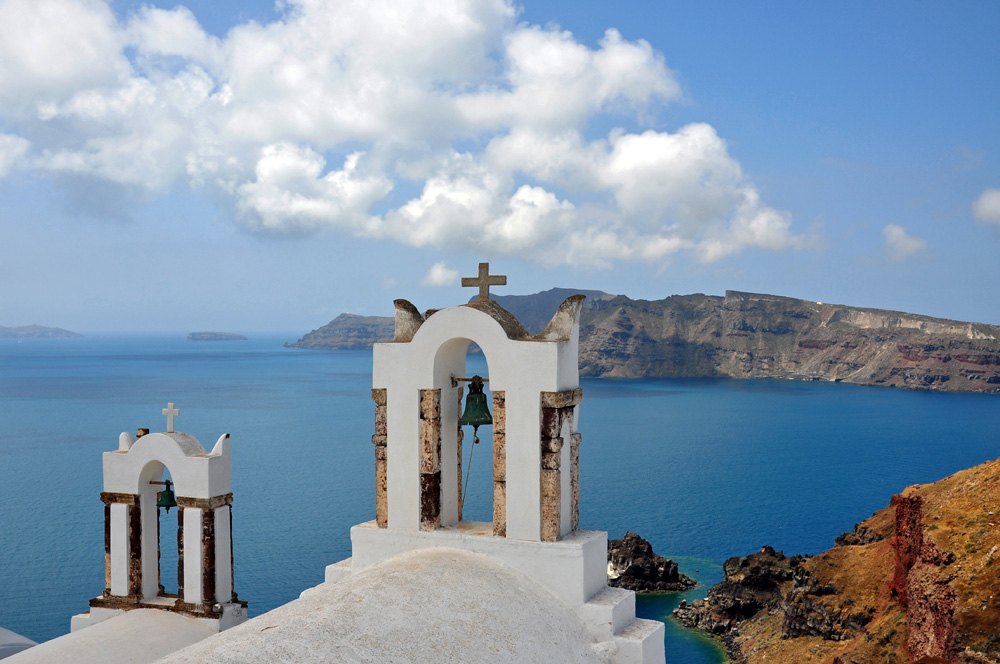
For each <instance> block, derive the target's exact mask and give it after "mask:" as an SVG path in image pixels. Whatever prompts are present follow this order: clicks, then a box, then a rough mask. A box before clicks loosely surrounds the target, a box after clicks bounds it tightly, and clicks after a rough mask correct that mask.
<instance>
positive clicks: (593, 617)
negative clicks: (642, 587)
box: [326, 521, 664, 664]
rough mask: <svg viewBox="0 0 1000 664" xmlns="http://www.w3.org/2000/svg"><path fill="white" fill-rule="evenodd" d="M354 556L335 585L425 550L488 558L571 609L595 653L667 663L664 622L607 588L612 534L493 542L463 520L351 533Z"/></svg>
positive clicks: (618, 660)
mask: <svg viewBox="0 0 1000 664" xmlns="http://www.w3.org/2000/svg"><path fill="white" fill-rule="evenodd" d="M351 545H352V553H353V556H352V557H351V558H348V559H347V560H342V561H340V562H338V563H335V564H333V565H330V566H328V567H327V568H326V583H336V582H337V581H339V580H341V579H343V578H345V577H348V576H350V575H352V574H355V573H357V572H361V571H363V570H366V569H368V568H370V567H373V566H374V565H378V564H379V563H381V562H384V561H386V560H389V559H390V558H394V557H396V556H398V555H401V554H404V553H408V552H411V551H417V550H421V549H439V548H443V549H457V550H460V551H467V552H469V553H476V554H480V555H483V556H487V557H489V558H491V559H493V560H495V561H499V562H501V563H503V564H505V565H508V566H509V567H511V568H512V569H515V570H517V571H518V572H520V573H522V574H524V575H525V576H527V577H528V578H530V579H531V580H532V581H534V582H535V583H537V584H538V585H540V586H541V587H543V588H545V589H546V590H547V591H549V592H550V593H552V594H553V595H555V596H556V597H558V598H559V599H560V600H562V601H563V602H565V603H566V604H567V605H569V606H570V607H572V608H573V610H574V611H575V613H576V614H577V616H578V617H579V618H580V620H581V621H582V622H583V623H584V625H586V627H587V629H588V631H589V632H590V634H591V636H593V638H594V645H593V648H594V651H595V652H596V653H597V654H599V655H600V656H601V657H602V659H604V660H605V661H608V662H614V663H615V664H625V663H626V662H629V663H638V662H641V663H642V664H662V663H663V661H664V648H663V635H664V626H663V623H661V622H658V621H655V620H642V619H639V618H636V617H635V593H633V592H632V591H630V590H623V589H620V588H611V587H608V585H607V567H608V535H607V533H606V532H603V531H593V530H577V531H575V532H573V533H570V534H569V535H567V536H565V537H563V538H562V539H561V540H559V541H556V542H533V541H523V540H513V539H508V538H503V537H494V536H493V524H492V523H487V522H478V521H476V522H472V521H463V522H461V523H460V524H459V525H457V526H451V527H445V528H438V529H436V530H433V531H400V530H390V529H385V528H379V527H378V524H377V523H376V522H375V521H369V522H367V523H362V524H358V525H356V526H354V527H353V528H351Z"/></svg>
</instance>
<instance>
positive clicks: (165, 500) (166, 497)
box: [156, 480, 177, 514]
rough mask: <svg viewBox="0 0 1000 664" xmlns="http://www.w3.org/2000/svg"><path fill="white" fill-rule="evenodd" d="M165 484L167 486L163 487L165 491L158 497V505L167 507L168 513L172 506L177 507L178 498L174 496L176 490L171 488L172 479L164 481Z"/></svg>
mask: <svg viewBox="0 0 1000 664" xmlns="http://www.w3.org/2000/svg"><path fill="white" fill-rule="evenodd" d="M164 484H165V485H166V486H165V488H164V489H163V491H161V492H160V494H159V497H157V499H156V506H157V507H166V508H167V513H168V514H169V513H170V508H171V507H177V499H176V498H174V492H173V490H172V489H171V488H170V484H171V482H170V480H167V481H166V482H164Z"/></svg>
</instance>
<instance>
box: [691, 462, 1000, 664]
mask: <svg viewBox="0 0 1000 664" xmlns="http://www.w3.org/2000/svg"><path fill="white" fill-rule="evenodd" d="M998 559H1000V459H998V460H997V461H992V462H989V463H985V464H983V465H981V466H977V467H975V468H971V469H969V470H965V471H962V472H959V473H956V474H955V475H952V476H951V477H948V478H946V479H944V480H941V481H939V482H935V483H933V484H928V485H923V486H920V485H917V486H912V487H909V488H908V489H906V491H904V492H903V493H902V494H900V495H898V496H894V497H893V498H892V501H891V503H890V505H889V506H888V507H886V508H885V509H883V510H880V511H879V512H876V513H875V514H874V515H873V516H872V517H871V518H869V519H868V520H866V521H864V522H863V523H860V524H858V525H857V526H855V528H854V531H853V532H851V533H845V534H844V535H841V536H840V537H839V538H837V546H835V547H834V548H833V549H830V550H829V551H827V552H825V553H823V554H820V555H818V556H814V557H808V558H804V557H801V556H796V557H792V558H789V557H786V556H784V555H783V554H782V553H779V552H775V551H774V550H773V549H771V548H770V547H764V548H763V549H762V550H761V551H760V552H758V553H754V554H752V555H749V556H744V557H740V558H731V559H729V560H727V561H726V563H725V565H724V571H725V580H724V581H723V582H722V583H719V584H717V585H716V586H714V587H712V588H711V589H710V590H709V592H708V598H707V599H706V600H698V601H696V602H694V603H693V604H686V603H683V602H682V604H681V606H679V607H678V608H677V609H676V610H675V612H674V615H675V617H676V618H677V619H678V621H680V622H681V623H682V624H684V625H686V626H688V627H693V628H697V629H701V630H704V631H707V632H710V633H712V634H715V635H717V636H719V637H721V638H722V640H723V642H724V643H725V645H726V648H727V650H728V651H729V654H730V657H732V659H733V660H734V661H735V662H741V663H746V664H757V663H758V662H808V661H812V662H817V663H818V664H868V663H870V662H896V663H898V664H903V663H904V662H924V663H930V662H937V663H939V664H940V663H951V664H990V663H992V664H996V663H997V662H1000V562H998Z"/></svg>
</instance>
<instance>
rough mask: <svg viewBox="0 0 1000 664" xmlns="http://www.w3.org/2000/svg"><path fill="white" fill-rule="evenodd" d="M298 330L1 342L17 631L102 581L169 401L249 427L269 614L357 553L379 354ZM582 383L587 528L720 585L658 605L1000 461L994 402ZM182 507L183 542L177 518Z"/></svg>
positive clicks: (256, 566)
mask: <svg viewBox="0 0 1000 664" xmlns="http://www.w3.org/2000/svg"><path fill="white" fill-rule="evenodd" d="M295 336H296V335H295V333H288V334H283V335H274V336H266V337H258V338H255V339H252V340H251V341H249V342H187V341H185V340H184V339H183V338H164V337H114V336H105V337H93V338H87V339H79V340H25V341H23V342H22V343H18V342H16V341H13V340H4V341H0V626H3V627H6V628H8V629H12V630H14V631H15V632H18V633H20V634H23V635H25V636H28V637H30V638H32V639H35V640H36V641H43V640H47V639H50V638H53V637H56V636H59V635H61V634H63V633H66V632H67V631H68V628H69V619H70V616H72V615H73V614H75V613H80V612H83V611H85V610H87V606H88V604H87V603H88V600H89V598H91V597H93V596H96V595H97V594H99V593H100V591H101V589H102V588H103V576H104V575H103V506H102V503H101V502H100V500H99V493H100V491H101V482H102V478H101V454H102V452H104V451H107V450H113V449H116V448H117V444H118V434H119V433H120V432H121V431H130V432H134V431H135V429H136V428H138V427H149V428H150V429H152V430H153V431H159V430H163V429H164V427H165V422H164V417H163V416H162V415H161V414H160V411H161V409H162V408H164V407H165V406H166V404H167V402H168V401H172V402H174V403H175V404H176V405H177V407H178V408H180V411H181V413H180V415H179V416H178V417H177V421H176V427H177V429H178V430H180V431H186V432H188V433H191V434H192V435H194V436H196V437H197V438H198V439H199V440H201V442H202V444H203V445H204V446H205V447H206V448H211V446H212V445H213V444H214V443H215V440H216V439H217V438H218V437H219V436H220V435H221V434H223V433H225V432H229V433H231V434H232V449H233V491H234V495H235V500H234V508H233V519H234V548H235V555H236V563H235V582H236V589H237V591H238V592H239V593H240V597H241V598H242V599H246V600H248V601H249V602H250V612H251V615H258V614H260V613H262V612H264V611H267V610H269V609H271V608H274V607H275V606H278V605H279V604H282V603H284V602H287V601H289V600H291V599H294V598H295V597H297V596H298V594H299V593H300V592H301V591H302V590H303V589H304V588H306V587H309V586H312V585H315V584H317V583H320V582H321V581H322V580H323V570H324V567H325V565H327V564H329V563H331V562H335V561H338V560H341V559H343V558H346V557H348V556H350V536H349V529H350V527H351V526H352V525H354V524H355V523H359V522H362V521H367V520H369V519H371V518H373V517H374V463H373V460H374V450H373V448H372V446H371V442H370V440H371V434H372V433H373V429H374V421H373V420H374V405H373V404H372V402H371V400H370V388H371V353H370V352H354V351H307V350H295V349H286V348H282V343H283V342H284V341H287V340H289V339H292V338H294V337H295ZM470 362H471V364H472V366H473V367H475V366H477V363H479V364H482V362H483V360H482V358H481V357H479V358H470ZM582 385H583V388H584V400H583V404H582V405H581V410H580V431H581V433H582V434H583V447H582V449H581V486H582V489H581V501H580V502H581V505H580V509H581V527H584V528H590V529H598V530H606V531H608V533H609V536H610V537H621V536H622V535H623V534H624V533H625V531H626V530H632V531H636V532H638V533H639V534H641V535H642V536H643V537H645V538H647V539H649V540H650V541H651V542H652V544H653V546H654V549H655V550H656V551H657V552H659V553H662V554H663V555H665V556H668V557H671V558H673V559H674V560H677V561H678V562H679V563H680V566H681V571H682V572H684V573H686V574H688V575H690V576H693V577H695V578H697V579H698V580H699V581H700V582H701V583H702V585H701V586H700V587H699V588H696V589H694V590H692V591H690V592H689V593H684V594H682V595H666V596H654V597H640V598H639V601H638V607H639V612H640V613H641V614H642V615H643V616H645V617H651V618H664V619H665V618H667V617H668V616H669V614H670V611H671V609H672V608H673V607H674V606H676V604H677V602H678V601H679V600H680V599H681V598H682V597H683V598H688V599H691V598H695V597H700V596H704V593H705V591H706V589H707V587H708V586H710V585H711V584H713V583H715V582H717V581H718V580H720V579H721V578H722V568H721V565H722V562H723V561H724V560H725V559H726V558H728V557H730V556H733V555H743V554H746V553H750V552H752V551H755V550H757V549H759V548H760V547H761V546H762V545H764V544H770V545H772V546H774V547H775V548H777V549H783V550H784V551H785V552H786V553H818V552H820V551H823V550H825V549H827V548H829V546H831V545H832V543H833V539H834V538H835V537H836V536H837V535H838V534H839V533H841V532H843V531H845V530H849V529H850V528H851V527H852V526H853V524H854V523H855V522H857V521H860V520H862V519H864V518H866V517H867V516H869V515H870V514H871V513H872V512H873V511H875V510H877V509H880V508H881V507H883V506H885V505H886V504H887V503H888V500H889V497H890V496H891V495H892V494H894V493H898V492H899V491H901V490H902V489H903V488H905V487H906V486H907V485H910V484H915V483H925V482H931V481H934V480H937V479H940V478H942V477H944V476H946V475H948V474H950V473H952V472H955V471H957V470H959V469H962V468H966V467H969V466H972V465H975V464H978V463H981V462H983V461H986V460H989V459H993V458H996V457H997V456H1000V434H998V428H997V423H998V421H1000V399H998V398H997V397H996V396H992V395H977V394H939V393H927V392H908V391H899V390H892V389H885V388H866V387H857V386H849V385H832V384H827V383H805V382H790V381H723V380H607V379H603V380H598V379H584V380H583V381H582ZM484 438H485V439H488V436H485V437H484ZM480 447H486V446H480ZM475 455H476V456H475V457H474V459H473V460H472V477H471V480H470V488H469V494H468V498H467V508H466V514H467V517H468V518H481V519H483V520H487V519H488V518H489V513H490V512H489V511H490V507H489V505H490V499H491V483H490V472H491V470H490V462H489V459H490V454H489V451H488V447H486V449H479V448H477V450H476V452H475ZM162 519H163V521H162V523H161V529H163V532H164V533H166V532H167V531H168V530H169V529H170V528H172V527H173V524H174V523H176V517H175V515H174V513H171V515H170V517H167V516H166V515H164V516H163V518H162ZM171 519H173V521H171ZM163 541H164V542H165V543H166V542H169V541H170V540H169V536H168V535H166V534H164V540H163ZM162 549H163V560H162V563H161V565H162V569H163V577H164V584H165V585H166V586H167V589H168V590H171V589H176V583H171V580H172V578H171V577H172V573H171V570H172V567H171V566H172V565H173V564H174V563H173V561H174V560H175V557H174V558H171V547H170V546H169V545H167V544H165V545H164V546H163V547H162ZM171 586H173V587H172V588H171ZM666 638H667V644H666V647H667V661H668V662H670V663H672V664H715V663H718V662H722V661H724V658H723V656H722V654H721V652H720V651H719V649H718V648H717V646H715V645H714V644H713V643H712V642H711V641H709V640H707V639H706V638H704V637H702V636H701V635H699V634H695V633H692V632H689V631H686V630H683V629H682V628H680V627H678V626H676V625H675V624H674V623H673V622H672V621H670V620H667V637H666Z"/></svg>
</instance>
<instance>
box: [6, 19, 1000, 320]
mask: <svg viewBox="0 0 1000 664" xmlns="http://www.w3.org/2000/svg"><path fill="white" fill-rule="evenodd" d="M998 109H1000V4H997V3H996V2H992V1H982V2H976V1H970V2H961V3H953V2H933V1H928V0H921V1H919V2H912V1H906V2H904V1H898V2H889V1H887V2H879V3H869V2H837V3H803V2H769V3H735V2H624V3H606V2H572V3H571V2H559V1H548V2H529V3H527V4H511V3H506V2H503V1H502V0H465V1H460V0H455V1H454V2H445V1H442V2H440V3H434V4H433V5H424V6H421V7H418V5H417V4H416V3H412V2H403V1H401V0H380V1H369V2H337V3H331V2H319V1H317V0H298V1H286V2H284V3H279V4H278V5H275V4H274V3H272V2H219V1H215V2H190V3H187V4H184V5H176V4H174V3H173V2H153V3H141V2H117V1H116V2H112V3H110V4H108V3H105V2H101V1H99V0H35V1H28V0H0V325H24V324H31V323H39V324H44V325H54V326H59V327H66V328H69V329H74V330H79V331H84V332H87V331H109V330H123V331H124V330H136V331H192V330H196V329H219V330H226V331H244V332H253V331H257V330H289V331H301V332H305V331H308V330H309V329H312V328H315V327H318V326H320V325H322V324H324V323H326V322H327V321H329V320H330V319H331V318H333V317H334V316H336V315H337V314H338V313H340V312H342V311H350V312H353V313H362V314H389V313H390V312H391V302H392V300H393V299H394V298H396V297H406V298H407V299H410V300H411V301H413V302H414V303H415V304H416V305H417V306H418V307H419V308H431V307H439V306H447V305H449V304H453V303H457V302H461V301H465V300H466V299H468V297H470V296H471V295H472V291H469V290H464V291H463V290H462V289H461V288H460V287H459V286H458V277H459V276H464V275H472V274H474V273H475V269H476V264H477V263H478V262H479V261H480V260H489V261H490V262H491V264H492V267H493V268H494V271H499V272H501V273H504V274H507V275H508V277H509V278H508V284H509V285H508V286H507V287H506V288H504V289H498V290H497V292H503V293H529V292H535V291H538V290H544V289H547V288H551V287H553V286H563V287H579V288H588V289H601V290H606V291H609V292H613V293H625V294H628V295H630V296H632V297H636V298H648V299H656V298H661V297H665V296H667V295H671V294H674V293H693V292H704V293H711V294H722V293H724V292H725V290H726V289H735V290H747V291H757V292H767V293H774V294H781V295H789V296H794V297H801V298H806V299H811V300H819V301H824V302H839V303H845V304H853V305H860V306H871V307H880V308H887V309H898V310H904V311H911V312H915V313H924V314H929V315H934V316H941V317H946V318H954V319H959V320H974V321H981V322H988V323H994V324H1000V298H998V297H997V296H996V294H995V293H996V291H995V287H994V284H995V283H997V281H998V277H1000V264H998V261H997V258H996V257H997V254H998V250H1000V122H998V121H1000V111H998Z"/></svg>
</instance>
